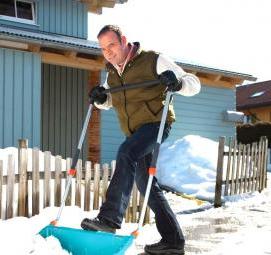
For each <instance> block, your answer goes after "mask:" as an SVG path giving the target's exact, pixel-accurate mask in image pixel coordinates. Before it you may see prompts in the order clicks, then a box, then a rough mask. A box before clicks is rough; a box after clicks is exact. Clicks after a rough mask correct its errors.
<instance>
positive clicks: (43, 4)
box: [0, 0, 88, 39]
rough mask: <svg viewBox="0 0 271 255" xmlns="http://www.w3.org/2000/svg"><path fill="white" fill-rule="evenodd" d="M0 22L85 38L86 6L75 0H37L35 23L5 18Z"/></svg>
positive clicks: (86, 31) (86, 30)
mask: <svg viewBox="0 0 271 255" xmlns="http://www.w3.org/2000/svg"><path fill="white" fill-rule="evenodd" d="M0 24H4V25H10V26H15V27H21V28H28V29H34V30H40V31H44V32H50V33H55V34H62V35H68V36H73V37H78V38H84V39H87V33H88V28H87V26H88V8H87V6H86V4H85V3H82V2H79V1H76V0H37V1H36V24H33V25H32V24H26V23H23V22H17V21H14V20H13V21H10V20H6V19H5V18H3V19H1V18H0Z"/></svg>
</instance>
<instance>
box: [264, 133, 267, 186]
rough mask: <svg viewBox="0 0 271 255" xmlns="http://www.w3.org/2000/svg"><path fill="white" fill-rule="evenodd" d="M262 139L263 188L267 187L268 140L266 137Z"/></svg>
mask: <svg viewBox="0 0 271 255" xmlns="http://www.w3.org/2000/svg"><path fill="white" fill-rule="evenodd" d="M263 139H264V160H263V188H266V187H267V164H268V162H267V160H268V155H267V153H268V139H267V138H266V137H264V138H263Z"/></svg>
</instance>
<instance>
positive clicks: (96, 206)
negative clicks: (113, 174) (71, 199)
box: [93, 164, 100, 210]
mask: <svg viewBox="0 0 271 255" xmlns="http://www.w3.org/2000/svg"><path fill="white" fill-rule="evenodd" d="M93 193H94V196H93V209H94V210H97V209H99V196H100V165H99V164H95V165H94V185H93Z"/></svg>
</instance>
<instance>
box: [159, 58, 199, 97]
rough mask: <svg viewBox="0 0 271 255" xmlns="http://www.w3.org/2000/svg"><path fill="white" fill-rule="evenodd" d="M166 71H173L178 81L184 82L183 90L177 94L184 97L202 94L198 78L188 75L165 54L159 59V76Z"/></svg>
mask: <svg viewBox="0 0 271 255" xmlns="http://www.w3.org/2000/svg"><path fill="white" fill-rule="evenodd" d="M166 70H171V71H173V72H174V73H175V75H176V77H177V79H180V80H181V81H182V89H181V90H180V91H177V92H176V93H177V94H180V95H183V96H194V95H196V94H198V93H199V92H200V80H199V78H198V77H197V76H195V75H194V74H191V73H186V72H185V71H184V70H183V69H182V68H181V67H180V66H178V65H177V64H176V63H174V61H173V60H172V59H170V58H168V57H166V56H164V55H163V54H160V55H159V57H158V59H157V67H156V71H157V74H158V75H159V74H161V73H162V72H164V71H166Z"/></svg>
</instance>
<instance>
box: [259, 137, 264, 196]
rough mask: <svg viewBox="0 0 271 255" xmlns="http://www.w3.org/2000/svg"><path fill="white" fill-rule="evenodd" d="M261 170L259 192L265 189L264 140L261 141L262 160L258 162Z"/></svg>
mask: <svg viewBox="0 0 271 255" xmlns="http://www.w3.org/2000/svg"><path fill="white" fill-rule="evenodd" d="M258 163H259V164H258V168H259V188H258V190H259V191H261V190H262V189H263V164H264V140H263V139H262V137H261V139H260V158H259V162H258Z"/></svg>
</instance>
